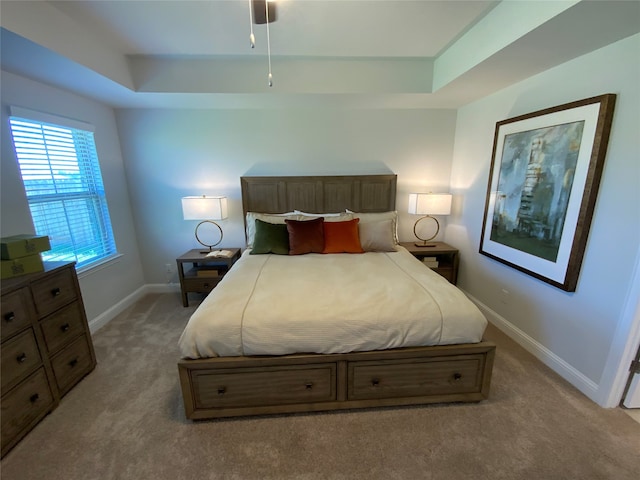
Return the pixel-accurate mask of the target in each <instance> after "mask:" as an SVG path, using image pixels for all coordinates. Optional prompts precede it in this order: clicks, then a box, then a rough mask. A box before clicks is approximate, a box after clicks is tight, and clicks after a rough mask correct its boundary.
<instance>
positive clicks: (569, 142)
mask: <svg viewBox="0 0 640 480" xmlns="http://www.w3.org/2000/svg"><path fill="white" fill-rule="evenodd" d="M615 101H616V95H615V94H605V95H600V96H597V97H592V98H587V99H584V100H579V101H576V102H572V103H567V104H564V105H559V106H556V107H552V108H548V109H544V110H539V111H537V112H533V113H528V114H526V115H520V116H518V117H514V118H510V119H507V120H503V121H500V122H497V123H496V130H495V136H494V141H493V153H492V160H491V170H490V172H489V185H488V188H487V198H486V203H485V210H484V219H483V226H482V234H481V238H480V253H481V254H482V255H486V256H487V257H490V258H492V259H494V260H497V261H499V262H501V263H504V264H505V265H509V266H510V267H513V268H515V269H517V270H520V271H521V272H524V273H526V274H528V275H531V276H533V277H535V278H538V279H539V280H542V281H544V282H547V283H549V284H551V285H553V286H555V287H557V288H560V289H562V290H565V291H567V292H575V290H576V286H577V283H578V276H579V273H580V267H581V264H582V257H583V255H584V250H585V247H586V244H587V237H588V235H589V228H590V226H591V218H592V216H593V210H594V208H595V203H596V197H597V194H598V187H599V184H600V177H601V176H602V170H603V168H604V161H605V156H606V151H607V145H608V142H609V134H610V132H611V123H612V120H613V111H614V106H615Z"/></svg>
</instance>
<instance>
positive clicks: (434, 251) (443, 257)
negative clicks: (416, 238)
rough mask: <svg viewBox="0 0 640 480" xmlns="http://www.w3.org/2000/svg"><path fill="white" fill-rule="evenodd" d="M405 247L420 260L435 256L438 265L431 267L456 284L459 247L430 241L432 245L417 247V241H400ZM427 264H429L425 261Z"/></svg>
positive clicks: (429, 243)
mask: <svg viewBox="0 0 640 480" xmlns="http://www.w3.org/2000/svg"><path fill="white" fill-rule="evenodd" d="M400 245H402V246H403V247H404V248H406V249H407V250H409V252H410V253H411V254H412V255H413V256H414V257H416V258H417V259H418V260H421V261H425V259H427V258H428V257H434V258H435V261H436V262H437V263H438V266H437V267H435V266H433V267H431V266H430V267H429V268H431V269H432V270H433V271H435V272H437V273H439V274H440V275H442V276H443V277H444V278H446V279H447V280H449V282H450V283H453V284H454V285H455V284H456V282H457V281H458V263H459V261H460V258H459V255H458V249H457V248H454V247H452V246H451V245H447V244H446V243H444V242H428V245H433V246H432V247H431V246H430V247H417V246H416V244H415V242H400ZM425 265H427V266H428V264H427V263H426V262H425Z"/></svg>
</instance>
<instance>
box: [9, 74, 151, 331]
mask: <svg viewBox="0 0 640 480" xmlns="http://www.w3.org/2000/svg"><path fill="white" fill-rule="evenodd" d="M1 75H2V78H1V80H2V86H1V98H2V107H1V109H2V113H1V121H2V131H1V134H2V165H1V168H2V175H1V177H2V180H1V182H2V183H1V187H2V189H1V190H0V208H1V218H0V219H1V223H0V232H1V234H2V236H7V235H16V234H20V233H34V232H35V230H34V227H33V223H32V221H31V214H30V212H29V204H28V202H27V198H26V195H25V191H24V187H23V184H22V179H21V177H20V170H19V168H18V163H17V160H16V158H15V152H14V150H13V143H12V141H11V133H10V130H9V119H8V116H9V106H10V105H16V106H20V107H25V108H29V109H31V110H38V111H41V112H47V113H52V114H55V115H60V116H63V117H68V118H73V119H76V120H81V121H83V122H87V123H91V124H93V125H95V127H96V132H95V142H96V149H97V152H98V157H99V159H100V168H101V170H102V179H103V182H104V188H105V192H106V196H107V203H108V205H109V214H110V216H111V223H112V226H113V234H114V236H115V241H116V246H117V248H118V252H119V253H121V254H122V257H120V258H119V259H118V260H116V261H114V262H112V263H109V264H107V265H105V266H103V267H101V268H97V269H94V270H91V271H89V272H86V273H83V274H82V275H81V276H80V287H81V289H82V296H83V300H84V303H85V309H86V311H87V317H88V319H89V321H90V322H91V321H92V320H93V319H95V318H96V317H98V316H99V315H101V314H103V313H104V312H105V311H107V310H108V309H109V308H111V307H113V306H114V305H115V304H117V303H118V302H121V301H122V300H123V299H124V298H126V297H127V296H129V295H130V294H131V293H132V292H134V291H135V290H137V289H138V288H140V287H142V286H143V285H144V283H145V282H144V275H143V271H142V265H141V263H140V257H139V253H138V245H137V239H136V229H135V224H134V222H133V216H132V214H131V207H130V204H129V194H128V191H127V182H126V179H125V173H124V165H123V162H122V155H121V153H120V142H119V140H118V132H117V129H116V122H115V115H114V112H113V110H112V109H111V108H109V107H106V106H104V105H103V104H101V103H98V102H95V101H93V100H89V99H87V98H84V97H80V96H78V95H74V94H72V93H69V92H66V91H63V90H60V89H57V88H53V87H50V86H47V85H43V84H41V83H38V82H35V81H32V80H29V79H27V78H24V77H20V76H17V75H13V74H11V73H8V72H4V71H3V72H1Z"/></svg>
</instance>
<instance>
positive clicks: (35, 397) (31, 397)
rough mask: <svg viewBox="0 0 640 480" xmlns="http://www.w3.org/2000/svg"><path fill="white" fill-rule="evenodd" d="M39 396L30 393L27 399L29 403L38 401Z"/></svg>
mask: <svg viewBox="0 0 640 480" xmlns="http://www.w3.org/2000/svg"><path fill="white" fill-rule="evenodd" d="M39 398H40V395H38V394H37V393H34V394H33V395H31V396H30V397H29V401H30V402H31V403H36V402H37V401H38V399H39Z"/></svg>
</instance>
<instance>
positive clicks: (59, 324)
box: [40, 302, 84, 352]
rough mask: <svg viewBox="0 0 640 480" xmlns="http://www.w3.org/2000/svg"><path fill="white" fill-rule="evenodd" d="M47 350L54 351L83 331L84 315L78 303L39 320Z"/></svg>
mask: <svg viewBox="0 0 640 480" xmlns="http://www.w3.org/2000/svg"><path fill="white" fill-rule="evenodd" d="M40 327H41V328H42V334H43V335H44V340H45V343H46V344H47V350H48V351H49V352H55V351H57V350H59V349H60V348H61V347H63V346H64V345H66V344H67V343H69V342H70V341H71V340H72V339H73V338H75V337H77V336H78V335H80V334H82V333H84V316H83V315H82V310H81V309H80V304H79V303H78V302H74V303H72V304H71V305H68V306H66V307H64V308H63V309H61V310H59V311H57V312H55V313H54V314H52V315H49V316H48V317H47V318H45V319H43V320H41V321H40Z"/></svg>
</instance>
